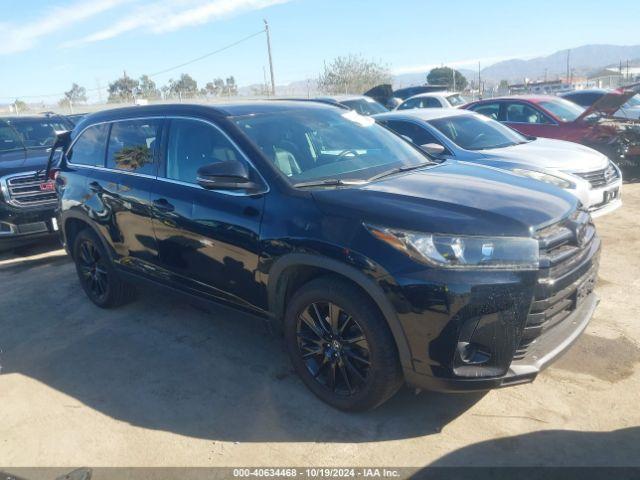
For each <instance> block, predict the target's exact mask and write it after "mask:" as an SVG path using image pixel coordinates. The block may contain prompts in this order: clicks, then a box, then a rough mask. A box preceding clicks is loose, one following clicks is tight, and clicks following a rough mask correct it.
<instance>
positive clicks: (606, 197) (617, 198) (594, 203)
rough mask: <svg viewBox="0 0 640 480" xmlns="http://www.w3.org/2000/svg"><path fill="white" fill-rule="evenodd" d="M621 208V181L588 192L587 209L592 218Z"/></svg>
mask: <svg viewBox="0 0 640 480" xmlns="http://www.w3.org/2000/svg"><path fill="white" fill-rule="evenodd" d="M621 206H622V180H619V181H617V182H615V183H612V184H611V185H607V186H606V187H602V188H594V189H591V190H589V203H588V209H589V213H590V214H591V216H592V217H594V218H595V217H600V216H602V215H605V214H607V213H611V212H613V211H614V210H617V209H618V208H620V207H621Z"/></svg>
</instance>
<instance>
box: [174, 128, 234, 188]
mask: <svg viewBox="0 0 640 480" xmlns="http://www.w3.org/2000/svg"><path fill="white" fill-rule="evenodd" d="M224 161H243V160H241V156H240V154H239V153H238V151H237V150H236V149H235V147H234V146H233V144H232V143H231V142H230V141H229V139H228V138H227V137H226V136H225V135H224V134H222V132H220V131H219V130H218V129H217V128H214V127H212V126H211V125H208V124H206V123H204V122H198V121H195V120H186V119H185V120H172V121H171V125H170V127H169V143H168V147H167V172H166V177H167V178H171V179H173V180H180V181H182V182H188V183H196V177H197V172H198V169H199V168H200V167H203V166H205V165H209V164H211V163H218V162H224Z"/></svg>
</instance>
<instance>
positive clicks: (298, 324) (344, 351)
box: [284, 276, 403, 411]
mask: <svg viewBox="0 0 640 480" xmlns="http://www.w3.org/2000/svg"><path fill="white" fill-rule="evenodd" d="M284 336H285V342H286V347H287V350H288V353H289V358H290V359H291V362H292V363H293V367H294V369H295V370H296V372H297V373H298V375H299V376H300V378H301V379H302V381H303V382H304V383H305V385H306V386H307V387H308V388H309V389H310V390H311V391H312V392H313V393H314V394H315V395H316V396H318V397H319V398H320V399H321V400H322V401H324V402H326V403H328V404H329V405H331V406H333V407H335V408H338V409H340V410H345V411H364V410H370V409H373V408H375V407H377V406H379V405H381V404H382V403H384V402H385V401H386V400H388V399H389V398H391V397H392V396H393V395H394V394H395V393H396V392H397V391H398V389H399V388H400V387H401V386H402V383H403V377H402V369H401V367H400V362H399V360H398V351H397V348H396V344H395V341H394V339H393V336H392V334H391V331H390V330H389V326H388V325H387V322H386V320H385V319H384V317H383V316H382V314H381V313H380V311H379V310H378V308H377V307H376V305H375V304H374V303H373V301H372V300H371V298H369V297H368V296H367V295H365V294H364V293H363V292H362V291H361V290H360V289H359V288H357V287H356V286H355V285H353V284H351V283H349V282H348V281H345V280H343V279H342V278H340V277H334V276H327V277H321V278H318V279H316V280H312V281H311V282H309V283H308V284H306V285H304V286H303V287H301V288H300V290H298V291H297V292H296V294H295V295H294V296H293V298H292V299H291V300H290V302H289V304H288V305H287V309H286V313H285V319H284Z"/></svg>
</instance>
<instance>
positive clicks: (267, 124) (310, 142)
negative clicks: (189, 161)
mask: <svg viewBox="0 0 640 480" xmlns="http://www.w3.org/2000/svg"><path fill="white" fill-rule="evenodd" d="M234 120H235V122H236V124H237V125H238V127H239V128H240V129H241V130H242V131H243V132H244V133H245V134H246V135H247V136H248V137H249V138H250V139H251V140H252V141H253V142H254V143H255V144H256V146H257V147H258V148H259V149H260V150H262V152H263V153H264V155H265V156H266V157H267V158H269V159H270V160H271V161H272V162H273V164H274V165H275V167H276V168H277V169H279V170H280V171H281V172H282V173H283V175H285V176H286V177H287V178H289V179H290V180H291V182H292V183H299V182H306V181H317V180H320V179H329V178H330V179H340V180H365V179H367V178H370V177H372V176H374V175H376V174H378V173H380V172H381V171H384V170H387V169H389V168H390V167H391V168H394V167H396V166H401V165H418V164H420V163H424V162H426V161H427V158H426V157H425V155H423V154H421V153H420V152H419V151H418V150H417V149H416V148H414V147H412V146H411V145H409V144H407V143H406V142H404V141H403V140H402V139H400V138H398V137H397V135H395V134H394V133H392V132H390V131H388V130H387V129H386V128H384V127H382V126H381V125H378V124H376V123H375V122H374V121H373V120H372V119H371V118H369V117H363V116H361V115H358V114H357V113H356V112H354V111H348V112H344V111H340V110H338V109H333V108H331V109H329V108H326V109H325V108H322V109H320V108H313V109H311V108H309V109H292V110H290V111H286V112H280V113H265V114H256V115H250V116H244V117H238V118H236V119H234Z"/></svg>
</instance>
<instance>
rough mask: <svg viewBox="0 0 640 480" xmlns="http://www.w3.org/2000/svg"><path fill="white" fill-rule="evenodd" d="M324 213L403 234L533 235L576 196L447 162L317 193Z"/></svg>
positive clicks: (496, 171) (505, 174)
mask: <svg viewBox="0 0 640 480" xmlns="http://www.w3.org/2000/svg"><path fill="white" fill-rule="evenodd" d="M313 196H314V198H315V199H316V201H317V203H318V205H319V207H320V208H321V209H322V210H323V211H324V212H325V213H332V214H333V215H335V214H336V212H338V213H339V214H341V215H344V216H348V217H350V218H352V219H355V220H356V221H362V222H369V223H372V224H378V225H384V226H387V227H394V228H402V229H406V230H415V231H424V232H438V233H447V234H458V235H465V234H466V235H499V236H531V235H532V233H533V231H534V230H536V229H539V228H542V227H544V226H547V225H550V224H553V223H555V222H558V221H559V220H561V219H563V218H565V217H566V216H568V215H570V214H571V213H572V212H573V211H574V210H575V208H576V206H577V200H576V199H575V197H574V196H572V195H570V194H568V193H566V192H564V191H563V190H561V189H559V188H557V187H554V186H553V185H549V184H546V183H542V182H538V181H535V180H531V179H528V178H525V177H521V176H519V175H512V174H510V173H508V172H505V171H503V170H499V169H497V168H491V167H485V166H480V165H477V166H476V165H469V164H462V163H458V162H451V161H448V162H445V163H442V164H439V165H437V166H434V167H430V168H425V169H421V170H416V171H412V172H408V173H406V174H400V175H396V176H393V177H389V178H387V179H384V180H379V181H376V182H373V183H369V184H365V185H363V186H359V187H349V188H336V189H323V190H315V191H314V192H313Z"/></svg>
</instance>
